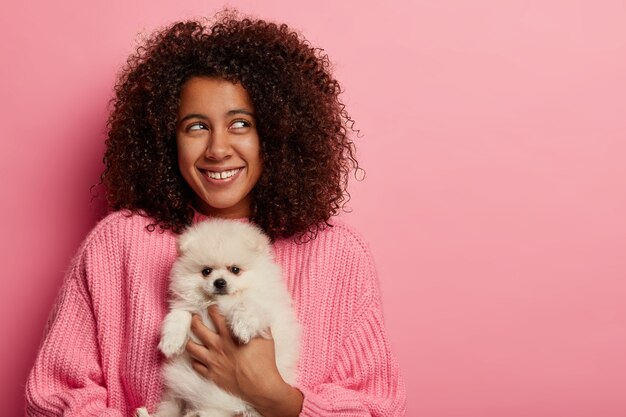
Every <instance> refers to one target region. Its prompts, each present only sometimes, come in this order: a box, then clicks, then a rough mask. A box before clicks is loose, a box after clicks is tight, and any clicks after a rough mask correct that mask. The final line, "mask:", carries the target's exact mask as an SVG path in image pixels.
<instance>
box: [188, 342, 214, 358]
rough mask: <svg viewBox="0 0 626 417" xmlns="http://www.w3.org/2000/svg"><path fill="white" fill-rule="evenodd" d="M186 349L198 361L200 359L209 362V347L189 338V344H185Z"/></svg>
mask: <svg viewBox="0 0 626 417" xmlns="http://www.w3.org/2000/svg"><path fill="white" fill-rule="evenodd" d="M185 350H186V351H187V353H189V354H190V355H191V357H192V358H193V359H195V360H196V361H200V362H203V363H208V362H209V357H208V354H209V349H207V348H206V346H204V345H201V344H199V343H196V342H194V341H193V340H189V341H188V342H187V345H186V346H185Z"/></svg>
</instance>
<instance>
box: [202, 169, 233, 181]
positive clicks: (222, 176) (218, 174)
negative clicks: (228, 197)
mask: <svg viewBox="0 0 626 417" xmlns="http://www.w3.org/2000/svg"><path fill="white" fill-rule="evenodd" d="M241 170H243V168H235V169H229V170H228V171H208V170H203V171H202V172H203V173H204V175H206V176H207V177H209V178H211V179H213V180H227V179H229V178H232V177H234V176H235V175H237V174H238V173H239V172H240V171H241Z"/></svg>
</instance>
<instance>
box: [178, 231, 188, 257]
mask: <svg viewBox="0 0 626 417" xmlns="http://www.w3.org/2000/svg"><path fill="white" fill-rule="evenodd" d="M189 232H190V230H187V231H186V232H184V233H183V234H182V235H180V236H178V240H177V241H176V251H177V252H178V256H181V255H183V254H184V253H185V252H187V250H189V245H190V244H191V243H190V242H191V233H189Z"/></svg>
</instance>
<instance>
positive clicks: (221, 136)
mask: <svg viewBox="0 0 626 417" xmlns="http://www.w3.org/2000/svg"><path fill="white" fill-rule="evenodd" d="M231 153H232V147H231V146H230V139H229V137H228V133H227V132H222V131H219V130H218V129H216V130H213V131H212V132H211V137H210V138H209V143H207V147H206V157H207V158H208V159H213V160H221V159H225V158H228V157H229V156H230V155H231Z"/></svg>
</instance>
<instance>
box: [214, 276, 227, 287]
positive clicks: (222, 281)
mask: <svg viewBox="0 0 626 417" xmlns="http://www.w3.org/2000/svg"><path fill="white" fill-rule="evenodd" d="M213 286H214V287H215V288H217V289H218V290H223V289H224V288H226V280H225V279H224V278H218V279H216V280H215V281H213Z"/></svg>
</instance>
